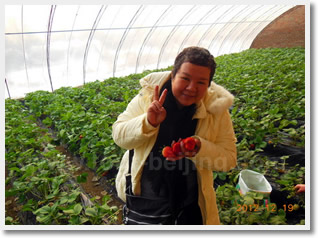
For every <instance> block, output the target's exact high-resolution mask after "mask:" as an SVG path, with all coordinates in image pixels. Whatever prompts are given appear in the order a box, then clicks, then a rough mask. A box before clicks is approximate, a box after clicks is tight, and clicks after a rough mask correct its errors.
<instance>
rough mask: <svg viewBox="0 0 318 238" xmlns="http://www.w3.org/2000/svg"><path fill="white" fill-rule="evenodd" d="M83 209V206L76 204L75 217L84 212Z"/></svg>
mask: <svg viewBox="0 0 318 238" xmlns="http://www.w3.org/2000/svg"><path fill="white" fill-rule="evenodd" d="M82 209H83V207H82V206H81V204H79V203H78V204H76V205H75V206H74V215H79V214H80V213H81V211H82Z"/></svg>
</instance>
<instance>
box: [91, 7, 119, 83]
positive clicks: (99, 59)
mask: <svg viewBox="0 0 318 238" xmlns="http://www.w3.org/2000/svg"><path fill="white" fill-rule="evenodd" d="M119 11H120V8H118V11H117V13H116V15H118V12H119ZM114 21H115V17H113V20H112V23H111V25H110V27H109V30H108V31H107V33H106V36H105V37H104V41H103V45H102V48H101V50H100V54H99V58H98V65H97V70H96V78H97V75H98V71H99V65H100V61H101V58H102V53H103V51H104V45H105V42H106V39H107V37H108V33H109V31H110V30H111V28H112V26H113V24H114Z"/></svg>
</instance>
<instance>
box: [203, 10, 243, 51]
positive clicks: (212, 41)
mask: <svg viewBox="0 0 318 238" xmlns="http://www.w3.org/2000/svg"><path fill="white" fill-rule="evenodd" d="M244 10H245V8H243V9H242V10H241V11H239V12H238V13H236V14H235V15H233V16H232V18H231V20H230V21H228V22H227V23H226V24H225V26H224V27H223V28H222V30H224V29H225V28H227V27H228V26H229V24H230V23H229V22H231V21H232V20H233V19H234V18H235V17H236V16H237V15H239V14H241V13H242V12H243V11H244ZM220 32H221V30H219V31H218V32H217V34H216V35H215V36H214V37H213V39H212V40H211V43H210V45H209V47H208V49H211V48H212V45H213V44H214V42H215V41H214V40H216V39H218V38H219V35H220Z"/></svg>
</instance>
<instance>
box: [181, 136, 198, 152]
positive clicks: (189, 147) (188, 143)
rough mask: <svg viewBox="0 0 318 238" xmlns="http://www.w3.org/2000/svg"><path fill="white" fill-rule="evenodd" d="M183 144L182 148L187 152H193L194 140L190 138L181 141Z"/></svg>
mask: <svg viewBox="0 0 318 238" xmlns="http://www.w3.org/2000/svg"><path fill="white" fill-rule="evenodd" d="M183 143H184V148H185V149H186V150H187V151H193V150H194V148H195V146H196V143H195V140H194V138H192V137H188V138H185V139H183Z"/></svg>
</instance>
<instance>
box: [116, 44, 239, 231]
mask: <svg viewBox="0 0 318 238" xmlns="http://www.w3.org/2000/svg"><path fill="white" fill-rule="evenodd" d="M215 67H216V64H215V62H214V57H213V56H212V55H211V54H210V53H209V51H208V50H206V49H204V48H201V47H188V48H185V49H184V50H183V51H182V52H181V53H180V54H179V55H178V56H177V58H176V60H175V64H174V68H173V70H172V72H161V73H152V74H150V75H148V76H146V77H145V78H143V79H141V81H140V84H141V85H142V87H143V88H142V89H141V91H140V93H139V95H137V96H136V97H135V98H134V99H133V100H132V101H131V102H130V103H129V104H128V106H127V108H126V110H125V111H124V112H123V113H122V114H121V115H119V116H118V119H117V121H116V122H115V123H114V124H113V139H114V141H115V143H117V144H118V145H119V146H120V147H122V148H124V149H126V150H127V151H126V153H125V155H124V157H123V159H122V161H121V165H120V168H119V173H118V174H117V178H116V188H117V192H118V196H119V197H120V198H121V199H122V200H123V201H125V202H126V208H125V210H124V213H125V217H124V221H125V224H128V225H130V224H149V223H150V224H177V225H201V224H206V225H212V224H213V225H217V224H219V223H220V221H219V217H218V211H217V205H216V196H215V191H214V190H213V172H212V171H227V170H230V169H232V168H234V167H235V166H236V146H235V141H236V139H235V135H234V131H233V126H232V122H231V118H230V115H229V111H228V109H229V106H231V104H232V102H233V96H232V95H231V94H230V93H229V92H228V91H226V90H225V89H224V88H223V87H221V86H219V85H216V84H215V83H211V80H212V78H213V75H214V72H215ZM209 85H210V87H209ZM216 105H217V106H216ZM216 107H218V110H216ZM186 138H187V139H186ZM190 138H192V139H190ZM182 139H185V140H182ZM188 140H191V141H193V142H194V145H192V146H191V150H189V147H188V146H186V145H185V141H188ZM177 141H178V143H179V142H180V148H179V149H178V157H177V158H170V157H169V156H168V158H165V157H166V156H165V154H166V155H167V153H166V152H164V151H163V154H162V153H161V150H162V148H163V147H165V146H166V145H170V144H171V146H172V148H175V147H176V145H177V143H176V142H177ZM128 150H129V152H128ZM127 171H128V174H127ZM126 176H129V179H126ZM126 189H127V190H126ZM136 214H143V215H142V216H141V215H140V216H139V217H138V216H136ZM153 217H156V219H152V218H153Z"/></svg>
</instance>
